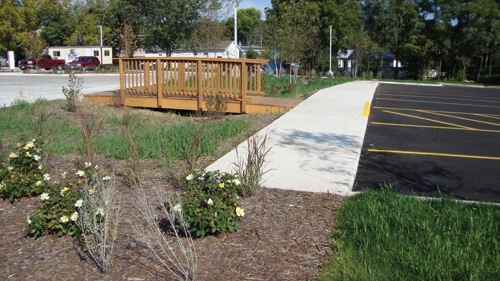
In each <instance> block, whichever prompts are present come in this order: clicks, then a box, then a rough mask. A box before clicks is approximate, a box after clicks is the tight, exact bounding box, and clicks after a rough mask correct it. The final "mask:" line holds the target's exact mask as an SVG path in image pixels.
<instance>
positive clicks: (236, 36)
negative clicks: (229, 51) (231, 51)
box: [234, 0, 240, 58]
mask: <svg viewBox="0 0 500 281" xmlns="http://www.w3.org/2000/svg"><path fill="white" fill-rule="evenodd" d="M236 1H237V0H234V44H236V53H237V54H236V57H237V58H239V57H240V52H238V10H237V7H236Z"/></svg>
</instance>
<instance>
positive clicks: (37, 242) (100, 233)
mask: <svg viewBox="0 0 500 281" xmlns="http://www.w3.org/2000/svg"><path fill="white" fill-rule="evenodd" d="M67 109H68V105H67V102H66V101H53V102H48V101H43V100H40V101H37V102H35V103H34V104H28V103H25V102H22V101H19V102H17V104H16V105H14V106H12V107H10V108H2V109H0V124H1V126H0V133H1V137H0V144H1V150H0V157H1V160H2V162H3V164H2V167H1V171H2V172H1V174H0V178H1V179H2V180H1V184H2V187H1V189H0V191H1V194H2V199H1V200H0V227H1V229H2V231H1V232H0V235H1V236H0V237H1V239H0V279H1V280H47V279H56V280H157V279H167V280H170V279H172V280H175V279H176V277H175V274H177V276H181V277H182V276H183V274H184V273H185V275H189V276H193V275H194V274H196V279H198V280H245V279H249V280H310V279H314V278H315V277H317V276H318V275H319V272H320V268H321V265H322V264H323V262H324V261H326V259H327V256H328V254H329V253H330V252H331V251H330V245H329V239H330V236H331V230H332V229H333V226H334V222H335V217H334V216H335V212H336V211H337V210H338V209H339V208H340V206H341V202H342V198H341V197H338V196H334V195H331V194H330V195H328V194H315V193H304V192H294V191H285V190H275V189H262V190H260V191H257V190H256V191H255V192H248V193H245V195H246V196H243V193H242V192H241V190H240V186H241V185H243V183H241V182H240V179H239V178H238V177H237V176H235V175H227V174H209V173H205V172H203V170H202V168H203V167H205V166H206V165H208V164H209V163H211V162H212V161H213V160H214V159H216V158H217V157H219V156H221V155H223V154H224V153H225V152H227V151H229V150H230V149H232V148H233V147H234V146H235V145H236V144H238V143H240V142H242V141H244V140H245V139H247V138H248V137H249V136H250V135H252V134H253V133H254V132H256V131H257V130H259V129H260V128H262V127H264V126H265V125H267V124H269V123H270V122H272V121H273V120H274V119H276V118H279V115H277V114H275V115H269V114H268V115H244V116H243V115H234V116H223V117H222V118H212V117H204V116H196V115H195V114H193V115H189V116H187V115H186V114H184V115H182V114H179V113H172V112H162V111H151V110H143V109H132V108H114V107H106V106H100V105H92V104H86V103H83V104H77V108H76V109H73V111H68V110H67ZM219 117H220V116H219ZM96 166H97V168H96ZM15 186H17V187H19V186H22V188H14V187H15ZM200 190H201V192H199V191H200ZM221 190H223V192H221ZM165 194H166V195H167V196H166V197H165V198H163V199H158V196H163V195H165ZM170 195H176V196H170ZM193 198H198V199H193ZM143 199H146V200H143ZM144 201H147V202H149V203H150V207H151V206H152V207H153V208H151V209H149V210H154V211H155V210H156V211H158V210H161V211H163V212H164V213H163V215H162V214H160V215H159V217H158V218H153V219H151V217H149V216H148V213H147V211H148V209H145V208H146V207H147V204H144ZM118 202H119V204H117V203H118ZM181 203H182V205H181ZM118 206H119V208H118ZM212 208H217V209H212ZM210 210H212V211H210ZM189 212H192V213H193V214H201V216H203V217H204V218H205V220H206V221H208V223H207V224H204V223H203V222H202V221H203V220H199V219H198V218H197V217H196V215H194V216H191V217H189V214H188V213H189ZM184 213H185V215H184V217H183V218H181V217H180V214H184ZM169 214H170V215H172V217H171V218H172V221H173V223H172V224H170V225H169V224H168V216H169ZM115 218H119V221H118V224H117V223H116V221H115V220H114V219H115ZM221 218H223V219H221ZM189 219H191V220H190V221H189V228H190V230H191V231H190V232H188V231H184V230H183V227H182V225H183V224H182V220H186V221H187V220H189ZM148 222H158V224H157V225H159V226H160V227H159V230H160V233H161V235H162V237H165V239H166V240H165V241H163V246H165V245H166V242H168V243H171V245H173V246H174V247H178V246H179V245H181V246H182V247H184V248H182V247H180V248H176V249H174V250H173V252H172V254H177V258H178V259H179V260H180V261H179V262H178V263H177V264H178V265H179V268H177V267H176V265H175V264H176V263H175V262H174V263H170V262H169V261H168V257H167V256H165V255H163V253H161V252H158V251H156V253H157V254H158V255H159V256H160V258H158V257H157V256H155V254H154V253H155V252H153V251H152V249H156V250H158V249H160V248H161V247H162V245H161V243H160V244H154V241H153V242H152V240H148V239H146V238H147V237H144V236H141V233H142V235H144V232H145V231H147V230H150V231H151V233H153V234H152V235H154V231H155V229H154V228H151V224H148ZM153 224H154V223H153ZM116 225H117V227H116V228H115V226H116ZM141 231H142V232H141ZM187 233H191V234H192V235H191V236H190V235H188V234H187ZM90 234H94V235H90ZM146 234H147V233H146ZM96 237H97V238H98V239H97V238H96ZM156 237H158V236H156ZM190 237H191V238H190ZM148 242H149V244H148ZM111 245H113V248H112V252H111V258H109V257H110V253H109V252H110V251H109V250H110V246H111ZM106 249H107V250H106ZM182 249H184V251H183V250H182ZM186 249H188V250H186ZM193 261H195V263H194V262H193ZM162 262H163V263H162ZM172 264H174V265H172ZM168 268H171V269H172V271H170V270H169V269H168Z"/></svg>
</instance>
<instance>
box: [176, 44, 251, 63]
mask: <svg viewBox="0 0 500 281" xmlns="http://www.w3.org/2000/svg"><path fill="white" fill-rule="evenodd" d="M241 51H242V50H241V48H240V47H239V46H238V45H237V44H236V43H234V41H221V42H220V43H219V44H217V45H216V46H214V47H213V48H209V49H208V50H207V48H204V47H201V48H199V49H197V50H183V49H175V50H174V51H173V52H172V54H171V55H170V56H171V57H208V58H232V59H237V58H239V57H240V52H241Z"/></svg>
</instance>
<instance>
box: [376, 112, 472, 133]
mask: <svg viewBox="0 0 500 281" xmlns="http://www.w3.org/2000/svg"><path fill="white" fill-rule="evenodd" d="M384 112H387V113H392V114H396V115H401V116H406V117H411V118H416V119H422V120H426V121H431V122H435V123H440V124H445V125H450V126H455V127H459V128H465V129H469V130H471V129H472V128H470V127H466V126H461V125H458V124H453V123H448V122H443V121H439V120H434V119H429V118H424V117H420V116H415V115H409V114H403V113H399V112H394V111H389V110H384Z"/></svg>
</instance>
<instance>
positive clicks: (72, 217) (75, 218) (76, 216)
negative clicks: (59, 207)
mask: <svg viewBox="0 0 500 281" xmlns="http://www.w3.org/2000/svg"><path fill="white" fill-rule="evenodd" d="M77 219H78V212H74V213H73V214H71V220H72V221H76V220H77Z"/></svg>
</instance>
